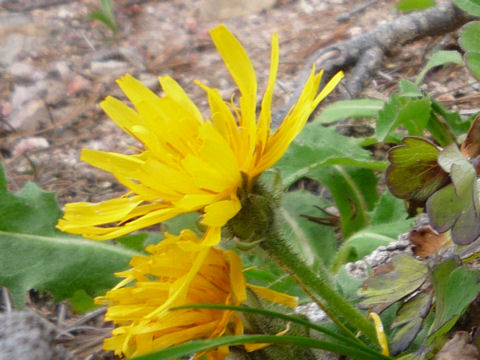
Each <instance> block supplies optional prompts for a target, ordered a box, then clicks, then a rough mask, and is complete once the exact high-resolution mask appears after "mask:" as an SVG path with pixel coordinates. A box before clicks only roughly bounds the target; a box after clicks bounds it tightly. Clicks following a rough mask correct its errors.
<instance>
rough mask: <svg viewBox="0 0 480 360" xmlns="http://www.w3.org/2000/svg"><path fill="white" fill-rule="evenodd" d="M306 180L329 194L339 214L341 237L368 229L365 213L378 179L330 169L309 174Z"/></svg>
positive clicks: (358, 172) (351, 169) (365, 173)
mask: <svg viewBox="0 0 480 360" xmlns="http://www.w3.org/2000/svg"><path fill="white" fill-rule="evenodd" d="M308 177H309V178H311V179H313V180H316V181H318V182H320V183H322V184H323V185H324V186H326V187H327V188H328V190H329V191H330V193H331V195H332V197H333V200H334V201H335V205H336V207H337V208H338V211H339V212H340V217H341V225H342V234H343V237H345V238H346V237H349V236H350V235H351V234H353V233H355V232H357V231H358V230H360V229H362V228H364V227H366V226H367V225H368V222H369V214H368V212H369V211H370V210H372V209H373V207H374V205H375V203H376V201H377V199H378V194H377V186H376V185H377V181H378V178H377V177H376V176H375V174H374V173H373V171H371V170H366V169H360V168H356V167H352V166H340V165H334V166H328V167H325V168H317V169H314V170H311V171H310V172H309V173H308Z"/></svg>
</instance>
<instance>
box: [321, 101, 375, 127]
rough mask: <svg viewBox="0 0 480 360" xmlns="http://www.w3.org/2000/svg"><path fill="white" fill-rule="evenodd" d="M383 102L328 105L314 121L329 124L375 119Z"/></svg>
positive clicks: (335, 103)
mask: <svg viewBox="0 0 480 360" xmlns="http://www.w3.org/2000/svg"><path fill="white" fill-rule="evenodd" d="M383 104H384V102H383V101H381V100H373V99H359V100H341V101H336V102H334V103H333V104H330V105H328V106H327V107H326V108H325V109H324V110H323V111H322V112H321V113H320V115H319V116H317V117H316V118H315V120H314V121H318V122H321V123H331V122H334V121H337V120H343V119H346V118H349V117H376V116H377V115H378V112H379V111H380V110H381V109H382V108H383Z"/></svg>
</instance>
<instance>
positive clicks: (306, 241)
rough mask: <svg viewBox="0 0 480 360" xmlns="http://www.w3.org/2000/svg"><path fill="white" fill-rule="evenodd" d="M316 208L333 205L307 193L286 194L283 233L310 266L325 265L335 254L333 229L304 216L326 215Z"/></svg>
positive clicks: (282, 214)
mask: <svg viewBox="0 0 480 360" xmlns="http://www.w3.org/2000/svg"><path fill="white" fill-rule="evenodd" d="M315 206H319V207H321V208H324V209H326V208H328V207H330V206H331V204H330V203H329V202H328V201H326V200H325V199H322V198H320V197H319V196H316V195H314V194H312V193H311V192H308V191H303V190H299V191H292V192H287V193H286V194H284V196H283V198H282V209H281V211H280V217H281V222H282V230H283V233H284V234H285V237H286V238H287V239H291V242H290V244H291V246H292V247H293V249H294V250H296V251H297V253H298V254H300V255H301V256H302V257H303V258H304V259H305V261H306V262H307V264H309V265H310V266H311V265H313V264H314V263H315V262H316V261H322V262H323V263H324V264H325V265H326V266H328V264H329V263H330V262H331V261H332V258H333V256H334V255H335V252H336V247H337V241H336V240H335V235H334V232H333V229H332V227H329V226H322V225H320V224H317V223H314V222H312V221H309V220H308V219H306V218H304V217H301V215H311V216H317V215H319V213H320V215H324V214H322V213H321V212H320V211H319V210H318V209H315Z"/></svg>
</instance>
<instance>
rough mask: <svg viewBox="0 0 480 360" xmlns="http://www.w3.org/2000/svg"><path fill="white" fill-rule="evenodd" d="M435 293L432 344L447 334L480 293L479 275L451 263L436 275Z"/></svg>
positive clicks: (441, 267)
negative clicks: (437, 338)
mask: <svg viewBox="0 0 480 360" xmlns="http://www.w3.org/2000/svg"><path fill="white" fill-rule="evenodd" d="M432 280H433V287H434V290H435V298H436V306H435V319H434V321H433V324H432V327H431V328H430V336H429V339H428V341H429V343H431V342H432V341H433V340H434V339H435V338H436V337H438V336H440V335H443V334H445V333H447V332H448V331H449V330H450V329H451V328H452V327H453V325H455V323H456V321H457V319H458V318H459V317H460V315H462V314H463V312H464V311H465V309H466V308H467V307H468V305H470V303H471V302H472V301H473V300H474V299H475V298H476V297H477V295H478V293H479V292H480V284H479V283H478V280H479V273H478V271H474V272H472V271H470V270H469V269H467V268H465V267H463V266H461V265H460V264H459V261H458V259H455V258H453V259H449V260H447V261H445V262H443V263H441V264H439V265H438V266H437V267H435V268H434V270H433V272H432Z"/></svg>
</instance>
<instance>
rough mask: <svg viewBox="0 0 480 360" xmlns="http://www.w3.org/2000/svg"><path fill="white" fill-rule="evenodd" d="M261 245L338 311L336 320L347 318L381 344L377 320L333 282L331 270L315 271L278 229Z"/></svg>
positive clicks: (368, 336) (308, 289)
mask: <svg viewBox="0 0 480 360" xmlns="http://www.w3.org/2000/svg"><path fill="white" fill-rule="evenodd" d="M261 246H262V247H263V248H264V249H265V250H266V251H267V252H268V253H269V254H270V255H271V256H273V258H275V259H276V260H277V261H278V262H279V263H280V264H281V266H282V267H284V268H286V269H287V270H288V271H289V272H290V273H291V274H292V275H294V277H295V278H296V280H297V281H299V282H300V283H301V284H300V285H301V286H302V287H304V288H305V289H306V290H307V291H308V292H311V293H314V294H316V295H318V296H319V297H321V298H322V299H323V300H324V301H325V304H326V307H327V309H328V312H327V314H328V313H330V314H333V315H334V318H333V319H332V320H334V321H335V322H336V323H337V324H338V322H339V320H338V318H341V319H343V321H345V322H348V323H349V324H350V325H352V326H353V327H354V328H355V329H356V330H358V331H360V332H361V333H362V334H364V335H365V336H366V337H367V338H368V340H370V341H371V342H372V343H373V344H375V345H378V340H377V335H376V332H375V327H374V326H373V324H372V323H371V322H370V321H368V320H367V319H366V318H365V317H364V316H363V314H362V313H361V312H360V311H358V310H357V309H356V308H355V307H354V306H353V305H352V304H351V303H349V302H348V301H347V300H346V299H345V298H343V297H342V296H341V295H340V294H339V293H338V292H336V291H335V290H334V289H333V288H332V287H331V286H330V285H329V277H328V273H326V272H319V273H314V272H313V271H312V269H310V267H309V266H307V264H306V263H305V262H304V261H303V259H302V258H301V257H300V256H299V255H298V254H297V253H296V252H295V251H293V250H292V249H291V247H290V246H289V245H288V244H287V242H286V241H285V239H283V238H282V236H280V235H279V234H278V232H277V231H271V232H270V233H269V235H268V236H267V237H266V238H265V240H264V241H263V242H262V243H261ZM338 325H339V326H340V327H342V328H345V325H344V324H341V323H340V324H338ZM350 333H351V332H350Z"/></svg>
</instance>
